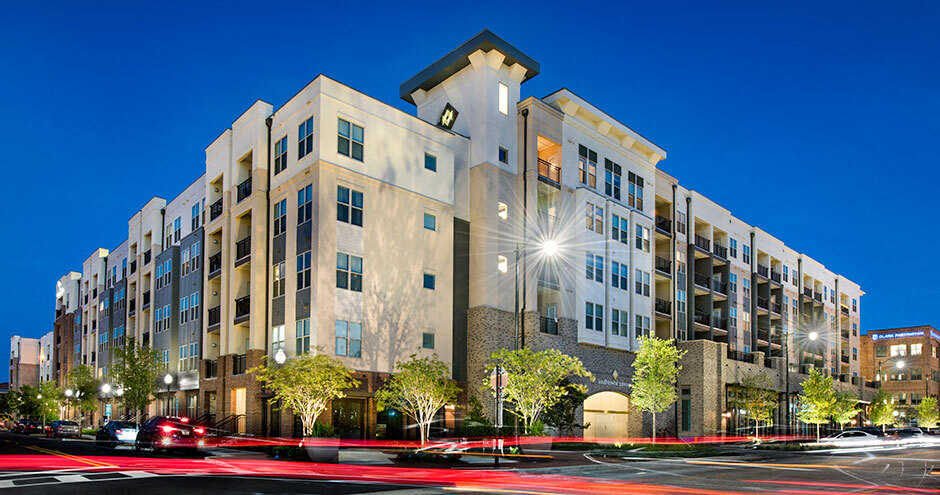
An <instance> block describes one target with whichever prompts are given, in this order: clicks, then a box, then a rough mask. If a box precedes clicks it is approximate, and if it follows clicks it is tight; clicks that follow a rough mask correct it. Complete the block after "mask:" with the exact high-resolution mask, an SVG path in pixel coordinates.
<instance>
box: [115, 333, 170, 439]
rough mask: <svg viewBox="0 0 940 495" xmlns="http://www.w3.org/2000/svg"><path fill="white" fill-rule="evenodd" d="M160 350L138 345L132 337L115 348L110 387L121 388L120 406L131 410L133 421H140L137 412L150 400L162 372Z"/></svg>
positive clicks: (151, 400)
mask: <svg viewBox="0 0 940 495" xmlns="http://www.w3.org/2000/svg"><path fill="white" fill-rule="evenodd" d="M163 370H164V367H163V364H162V363H160V352H159V351H156V350H154V349H151V348H150V346H139V345H136V342H135V341H134V339H133V338H130V339H128V340H127V343H126V344H125V346H124V347H117V348H115V350H114V362H113V364H112V365H111V376H112V378H113V379H114V384H113V385H112V387H113V388H114V389H115V392H117V391H118V390H119V391H120V394H119V397H120V399H119V400H120V402H121V406H122V407H124V408H125V409H131V410H133V411H134V422H135V423H137V424H138V425H139V424H140V411H141V410H142V409H145V408H146V407H147V406H149V405H150V403H151V402H153V400H154V397H153V394H154V393H155V392H156V391H157V387H158V383H159V380H160V374H161V373H162V372H163Z"/></svg>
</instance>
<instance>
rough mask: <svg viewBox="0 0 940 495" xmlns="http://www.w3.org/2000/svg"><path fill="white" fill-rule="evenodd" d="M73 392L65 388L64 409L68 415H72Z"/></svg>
mask: <svg viewBox="0 0 940 495" xmlns="http://www.w3.org/2000/svg"><path fill="white" fill-rule="evenodd" d="M74 393H75V392H72V389H70V388H67V389H65V404H66V405H65V410H66V411H68V416H71V415H72V394H74Z"/></svg>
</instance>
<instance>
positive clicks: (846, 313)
mask: <svg viewBox="0 0 940 495" xmlns="http://www.w3.org/2000/svg"><path fill="white" fill-rule="evenodd" d="M841 310H842V314H844V315H845V316H849V308H848V306H842V308H841Z"/></svg>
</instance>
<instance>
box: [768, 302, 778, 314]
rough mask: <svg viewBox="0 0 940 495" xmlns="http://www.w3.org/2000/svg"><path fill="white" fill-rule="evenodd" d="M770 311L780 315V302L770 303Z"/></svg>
mask: <svg viewBox="0 0 940 495" xmlns="http://www.w3.org/2000/svg"><path fill="white" fill-rule="evenodd" d="M770 311H771V312H772V313H777V314H778V315H779V314H780V303H778V302H772V303H770Z"/></svg>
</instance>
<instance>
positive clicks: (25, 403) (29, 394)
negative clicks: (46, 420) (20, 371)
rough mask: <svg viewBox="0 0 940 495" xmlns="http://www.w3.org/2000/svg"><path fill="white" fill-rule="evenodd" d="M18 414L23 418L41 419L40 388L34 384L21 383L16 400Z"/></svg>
mask: <svg viewBox="0 0 940 495" xmlns="http://www.w3.org/2000/svg"><path fill="white" fill-rule="evenodd" d="M14 403H15V404H16V405H15V408H16V415H17V416H19V417H21V418H29V419H41V418H40V411H41V408H40V403H39V389H38V388H36V387H34V386H32V385H20V389H19V390H17V391H16V398H15V400H14Z"/></svg>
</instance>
